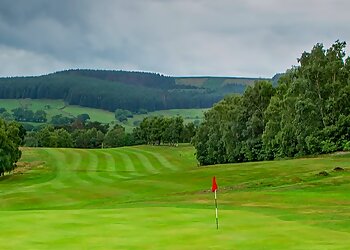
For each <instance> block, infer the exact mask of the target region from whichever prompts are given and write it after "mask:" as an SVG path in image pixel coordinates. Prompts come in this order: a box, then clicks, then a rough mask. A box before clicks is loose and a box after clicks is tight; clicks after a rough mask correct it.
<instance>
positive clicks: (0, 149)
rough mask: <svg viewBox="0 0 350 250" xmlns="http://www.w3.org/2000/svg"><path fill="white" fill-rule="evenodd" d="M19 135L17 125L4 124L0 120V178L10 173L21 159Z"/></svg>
mask: <svg viewBox="0 0 350 250" xmlns="http://www.w3.org/2000/svg"><path fill="white" fill-rule="evenodd" d="M19 134H20V131H19V125H18V124H17V123H14V122H10V123H6V122H5V121H3V120H2V119H0V176H1V175H3V174H4V173H5V172H10V171H12V170H13V169H14V168H15V167H16V162H17V161H18V160H19V159H20V158H21V151H20V149H19V146H20V145H21V144H22V139H21V137H20V135H19Z"/></svg>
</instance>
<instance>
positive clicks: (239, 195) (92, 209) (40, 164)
mask: <svg viewBox="0 0 350 250" xmlns="http://www.w3.org/2000/svg"><path fill="white" fill-rule="evenodd" d="M193 153H194V149H193V148H192V147H191V146H187V145H181V146H180V147H177V148H173V147H165V146H160V147H152V146H138V147H125V148H118V149H103V150H101V149H99V150H82V149H45V148H42V149H27V148H25V149H23V157H22V160H21V162H22V163H21V164H22V166H26V168H25V169H22V171H20V172H17V173H15V174H13V175H7V176H5V177H4V178H2V179H1V180H0V200H1V203H0V220H1V223H0V232H1V234H0V239H1V240H0V249H63V248H65V249H349V246H350V217H349V215H350V193H349V190H350V184H349V183H350V182H349V181H350V171H349V170H350V154H343V155H330V156H322V157H318V158H309V159H296V160H284V161H273V162H256V163H245V164H229V165H217V166H210V167H197V165H196V161H195V159H194V156H193ZM337 166H340V167H342V168H344V171H334V168H335V167H337ZM29 167H30V168H29ZM321 171H327V172H328V173H329V176H320V175H318V173H319V172H321ZM213 175H216V177H217V180H218V185H219V192H218V199H219V216H220V218H219V220H220V229H219V230H216V227H215V218H214V210H213V194H212V193H211V192H210V185H211V178H212V176H213Z"/></svg>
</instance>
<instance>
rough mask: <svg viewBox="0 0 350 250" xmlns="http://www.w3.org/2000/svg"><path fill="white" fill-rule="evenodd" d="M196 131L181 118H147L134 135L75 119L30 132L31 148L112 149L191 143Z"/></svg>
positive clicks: (123, 129) (29, 144)
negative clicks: (141, 145)
mask: <svg viewBox="0 0 350 250" xmlns="http://www.w3.org/2000/svg"><path fill="white" fill-rule="evenodd" d="M195 131H196V126H195V125H194V123H188V124H184V121H183V119H182V117H174V118H166V117H161V116H159V117H146V118H144V120H143V121H142V122H141V123H140V125H139V126H138V127H136V128H135V129H134V130H133V131H132V132H131V133H127V132H126V131H125V128H124V127H123V126H121V125H119V124H116V125H114V126H112V127H110V125H109V124H102V123H100V122H90V121H87V120H85V121H84V120H82V119H76V120H75V121H74V122H72V123H70V124H61V125H55V126H54V125H45V126H43V127H41V128H40V129H39V130H37V131H30V132H27V134H26V136H25V139H24V143H25V145H26V146H28V147H55V148H112V147H122V146H132V145H139V144H153V145H160V144H168V145H176V144H177V143H182V142H190V141H191V139H192V137H193V136H194V134H195Z"/></svg>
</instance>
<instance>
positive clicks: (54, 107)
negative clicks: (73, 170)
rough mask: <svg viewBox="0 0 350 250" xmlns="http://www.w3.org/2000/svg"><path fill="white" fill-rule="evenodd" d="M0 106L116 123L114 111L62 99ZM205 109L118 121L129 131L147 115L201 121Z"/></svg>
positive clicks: (6, 101)
mask: <svg viewBox="0 0 350 250" xmlns="http://www.w3.org/2000/svg"><path fill="white" fill-rule="evenodd" d="M46 105H50V109H45V106H46ZM0 107H3V108H6V110H7V111H11V110H12V109H14V108H18V107H26V108H28V109H31V110H33V111H36V110H40V109H42V110H45V112H46V113H47V118H48V121H50V120H51V118H52V116H55V115H59V114H61V115H63V116H68V117H77V116H78V115H80V114H89V116H90V118H91V121H99V122H102V123H117V121H116V119H115V117H114V113H113V112H109V111H105V110H101V109H94V108H87V107H81V106H76V105H66V104H65V103H64V101H63V100H48V99H38V100H34V99H0ZM206 110H207V109H170V110H159V111H154V112H149V113H148V114H146V115H134V117H133V118H129V119H128V121H127V122H126V123H119V122H118V123H119V124H121V125H122V126H124V127H125V128H126V130H127V131H128V132H131V131H132V129H133V128H134V127H135V125H134V122H135V121H142V120H143V118H145V117H147V116H166V117H174V116H178V115H179V116H182V117H183V118H184V121H185V123H189V122H194V121H196V120H199V121H201V120H202V119H203V117H204V112H205V111H206ZM30 124H32V125H38V124H39V123H30Z"/></svg>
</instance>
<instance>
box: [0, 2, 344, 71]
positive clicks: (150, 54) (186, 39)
mask: <svg viewBox="0 0 350 250" xmlns="http://www.w3.org/2000/svg"><path fill="white" fill-rule="evenodd" d="M349 10H350V1H348V0H283V1H282V0H98V1H97V0H96V1H95V0H80V1H79V0H52V1H48V0H0V76H17V75H18V76H20V75H40V74H47V73H50V72H54V71H59V70H64V69H71V68H74V69H75V68H90V69H123V70H141V71H152V72H159V73H163V74H165V75H174V76H185V75H215V76H250V77H272V76H273V75H274V74H275V73H277V72H284V71H285V70H286V69H288V68H290V67H291V66H292V65H296V64H297V61H296V59H297V58H298V57H299V56H300V55H301V53H302V52H303V51H305V50H307V51H309V50H310V49H311V48H312V46H313V45H314V44H315V43H317V42H321V43H323V44H324V45H325V47H329V46H330V45H331V44H332V43H333V42H334V41H335V40H337V39H339V40H341V41H347V42H349V41H350V32H349V31H350V15H349Z"/></svg>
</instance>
